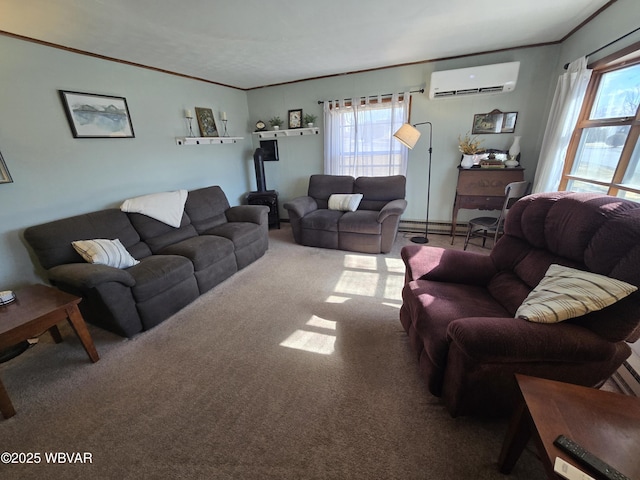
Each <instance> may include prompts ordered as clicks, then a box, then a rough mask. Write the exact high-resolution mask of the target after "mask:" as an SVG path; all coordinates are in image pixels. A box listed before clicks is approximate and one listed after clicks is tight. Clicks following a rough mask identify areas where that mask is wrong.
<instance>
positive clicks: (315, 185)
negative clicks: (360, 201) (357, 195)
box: [308, 175, 354, 209]
mask: <svg viewBox="0 0 640 480" xmlns="http://www.w3.org/2000/svg"><path fill="white" fill-rule="evenodd" d="M353 182H354V178H353V177H351V176H349V175H311V177H309V190H308V194H309V196H310V197H313V198H315V200H316V202H317V204H318V208H320V209H325V208H328V207H329V197H330V196H331V195H332V194H334V193H354V192H353Z"/></svg>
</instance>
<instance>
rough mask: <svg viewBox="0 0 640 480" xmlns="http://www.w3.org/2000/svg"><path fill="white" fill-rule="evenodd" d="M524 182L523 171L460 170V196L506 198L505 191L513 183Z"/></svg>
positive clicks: (457, 190) (458, 187) (458, 190)
mask: <svg viewBox="0 0 640 480" xmlns="http://www.w3.org/2000/svg"><path fill="white" fill-rule="evenodd" d="M523 180H524V171H523V170H521V169H520V170H511V169H501V170H489V169H482V168H479V169H475V170H474V169H469V170H460V172H459V176H458V186H457V189H456V192H457V193H458V195H467V196H469V195H479V196H487V197H500V196H501V197H504V189H505V187H506V186H507V185H508V184H509V183H511V182H521V181H523Z"/></svg>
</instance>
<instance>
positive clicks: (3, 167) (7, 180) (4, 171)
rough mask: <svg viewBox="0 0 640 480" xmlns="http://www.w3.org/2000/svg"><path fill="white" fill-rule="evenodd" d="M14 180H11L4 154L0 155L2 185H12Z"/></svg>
mask: <svg viewBox="0 0 640 480" xmlns="http://www.w3.org/2000/svg"><path fill="white" fill-rule="evenodd" d="M12 182H13V178H11V174H10V173H9V169H8V168H7V164H6V163H4V158H2V153H0V183H12Z"/></svg>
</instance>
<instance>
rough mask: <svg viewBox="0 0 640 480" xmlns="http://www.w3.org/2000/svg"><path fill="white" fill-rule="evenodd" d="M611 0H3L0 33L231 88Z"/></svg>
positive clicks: (544, 37)
mask: <svg viewBox="0 0 640 480" xmlns="http://www.w3.org/2000/svg"><path fill="white" fill-rule="evenodd" d="M607 3H611V2H610V1H609V0H482V1H478V0H404V1H403V2H402V3H398V4H396V3H395V2H392V1H389V0H358V1H356V0H314V1H310V0H298V1H292V0H235V1H234V0H231V1H225V2H222V1H219V0H0V30H2V31H4V32H8V33H11V34H14V35H19V36H23V37H28V38H31V39H35V40H39V41H42V42H47V43H51V44H55V45H59V46H62V47H66V48H71V49H76V50H80V51H83V52H88V53H91V54H94V55H99V56H104V57H109V58H112V59H117V60H121V61H125V62H130V63H134V64H138V65H144V66H147V67H152V68H156V69H160V70H165V71H169V72H174V73H178V74H181V75H186V76H190V77H195V78H199V79H203V80H207V81H210V82H214V83H219V84H222V85H228V86H232V87H236V88H240V89H251V88H256V87H261V86H266V85H274V84H280V83H287V82H294V81H298V80H304V79H309V78H317V77H324V76H331V75H339V74H344V73H349V72H356V71H361V70H369V69H376V68H383V67H388V66H393V65H402V64H406V63H415V62H423V61H428V60H434V59H439V58H447V57H454V56H461V55H470V54H474V53H480V52H487V51H492V50H499V49H504V48H511V47H520V46H526V45H535V44H540V43H548V42H557V41H559V40H561V39H563V38H564V37H565V36H566V35H567V34H569V33H570V32H571V31H572V30H574V29H575V28H576V27H578V26H579V25H580V24H581V23H582V22H584V21H585V20H586V19H588V18H589V17H590V16H591V15H593V14H594V13H596V12H597V11H598V9H600V8H601V7H602V6H603V5H605V4H607Z"/></svg>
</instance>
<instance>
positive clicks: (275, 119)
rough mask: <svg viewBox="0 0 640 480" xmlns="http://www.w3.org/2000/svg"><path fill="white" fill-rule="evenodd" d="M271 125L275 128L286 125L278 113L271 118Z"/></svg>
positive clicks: (278, 128)
mask: <svg viewBox="0 0 640 480" xmlns="http://www.w3.org/2000/svg"><path fill="white" fill-rule="evenodd" d="M269 125H271V127H273V129H274V130H280V127H281V126H282V125H284V122H283V121H282V119H281V118H280V117H279V116H277V115H276V116H275V117H272V118H271V119H270V120H269Z"/></svg>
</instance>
